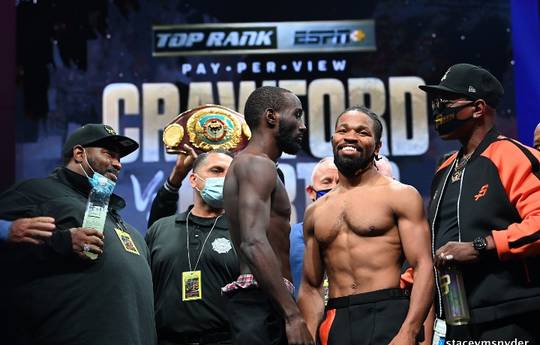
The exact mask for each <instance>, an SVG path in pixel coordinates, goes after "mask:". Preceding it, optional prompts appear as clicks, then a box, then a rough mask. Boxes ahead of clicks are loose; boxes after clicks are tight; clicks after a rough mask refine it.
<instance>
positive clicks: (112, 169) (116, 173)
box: [86, 157, 119, 178]
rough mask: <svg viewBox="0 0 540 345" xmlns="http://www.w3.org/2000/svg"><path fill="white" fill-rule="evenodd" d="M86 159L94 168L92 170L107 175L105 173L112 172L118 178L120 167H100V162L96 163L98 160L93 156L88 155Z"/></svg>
mask: <svg viewBox="0 0 540 345" xmlns="http://www.w3.org/2000/svg"><path fill="white" fill-rule="evenodd" d="M86 161H87V163H88V166H89V167H90V169H92V171H95V172H97V173H100V174H101V175H103V176H105V174H107V173H111V174H113V175H115V176H116V177H117V178H118V173H119V170H118V169H115V168H113V167H112V166H111V167H108V168H103V169H100V168H99V167H98V164H97V163H96V160H95V159H94V158H92V157H87V160H86Z"/></svg>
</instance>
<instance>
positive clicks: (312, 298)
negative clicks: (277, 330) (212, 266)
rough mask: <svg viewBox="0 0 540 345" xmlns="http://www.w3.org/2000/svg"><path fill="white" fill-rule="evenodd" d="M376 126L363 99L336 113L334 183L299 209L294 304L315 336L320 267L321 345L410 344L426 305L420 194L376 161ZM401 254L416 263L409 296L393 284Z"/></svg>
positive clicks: (427, 257) (426, 254) (429, 276)
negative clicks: (299, 273)
mask: <svg viewBox="0 0 540 345" xmlns="http://www.w3.org/2000/svg"><path fill="white" fill-rule="evenodd" d="M381 133H382V125H381V123H380V121H379V119H378V117H377V115H376V114H374V113H373V112H371V111H370V110H369V109H367V108H365V107H352V108H349V109H347V110H346V111H345V112H343V113H342V114H341V115H340V116H339V117H338V119H337V122H336V127H335V133H334V135H333V137H332V147H333V150H334V160H335V163H336V166H337V167H338V171H339V183H338V185H337V186H336V187H335V188H334V189H333V190H332V191H331V192H329V193H328V194H326V195H325V196H324V197H322V198H320V199H319V200H317V201H316V202H315V203H313V204H312V205H310V206H309V207H308V209H307V210H306V214H305V218H304V238H305V241H306V249H305V254H304V276H303V280H302V284H301V287H300V295H299V305H300V309H301V310H302V314H303V315H304V317H305V319H306V322H307V324H308V328H309V330H310V332H311V333H312V335H314V336H315V334H316V330H317V327H318V326H319V322H320V321H321V319H322V318H323V301H322V299H321V297H320V296H321V295H320V293H319V291H320V288H321V284H322V282H323V275H324V272H325V271H326V273H327V275H328V281H329V296H330V299H329V301H328V305H327V307H326V311H325V314H324V320H323V322H322V323H321V324H320V326H319V327H318V328H319V332H318V333H319V334H318V336H319V339H320V341H321V344H322V345H327V344H339V345H346V344H351V345H352V344H354V345H359V344H360V345H361V344H384V345H386V344H414V343H416V342H417V340H419V339H417V336H419V335H421V332H420V330H421V325H422V323H423V321H424V319H425V318H426V315H427V313H428V310H429V307H430V306H431V302H432V294H433V285H434V281H433V264H432V259H431V249H430V238H429V230H428V224H427V222H426V219H425V216H424V206H423V202H422V198H421V197H420V195H419V194H418V192H417V191H416V190H415V189H414V188H413V187H411V186H408V185H404V184H401V183H399V182H397V181H395V180H392V179H391V178H388V177H385V176H383V175H381V173H380V172H379V171H378V170H377V169H376V168H375V166H374V160H375V157H377V155H378V153H379V149H380V148H381V141H380V138H381ZM404 258H406V259H407V261H408V262H409V263H410V265H411V266H412V267H413V268H414V271H415V276H414V285H413V288H412V292H411V293H410V303H409V293H408V291H406V290H401V289H399V286H400V285H399V282H400V268H401V265H402V263H403V260H404ZM419 338H421V336H420V337H419Z"/></svg>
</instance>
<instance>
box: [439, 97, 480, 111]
mask: <svg viewBox="0 0 540 345" xmlns="http://www.w3.org/2000/svg"><path fill="white" fill-rule="evenodd" d="M474 102H475V101H472V100H470V99H459V100H449V99H442V98H434V99H433V100H432V101H431V106H432V107H433V109H436V108H437V109H444V108H457V107H463V106H467V105H472V104H473V103H474Z"/></svg>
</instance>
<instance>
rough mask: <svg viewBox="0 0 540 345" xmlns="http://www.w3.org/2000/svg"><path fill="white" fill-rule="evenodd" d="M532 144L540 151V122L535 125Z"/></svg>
mask: <svg viewBox="0 0 540 345" xmlns="http://www.w3.org/2000/svg"><path fill="white" fill-rule="evenodd" d="M533 146H534V148H535V149H537V150H538V151H540V123H538V125H537V126H536V129H535V130H534V143H533Z"/></svg>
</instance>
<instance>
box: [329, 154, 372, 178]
mask: <svg viewBox="0 0 540 345" xmlns="http://www.w3.org/2000/svg"><path fill="white" fill-rule="evenodd" d="M373 157H374V154H372V155H370V156H369V157H368V158H364V157H361V156H360V157H349V156H343V155H340V154H339V153H338V152H336V153H334V164H335V165H336V167H337V169H338V171H339V172H340V173H341V174H342V175H343V176H345V177H354V176H355V175H356V174H357V173H358V172H359V171H362V170H364V169H365V168H366V167H367V166H368V165H369V163H371V162H372V161H373Z"/></svg>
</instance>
